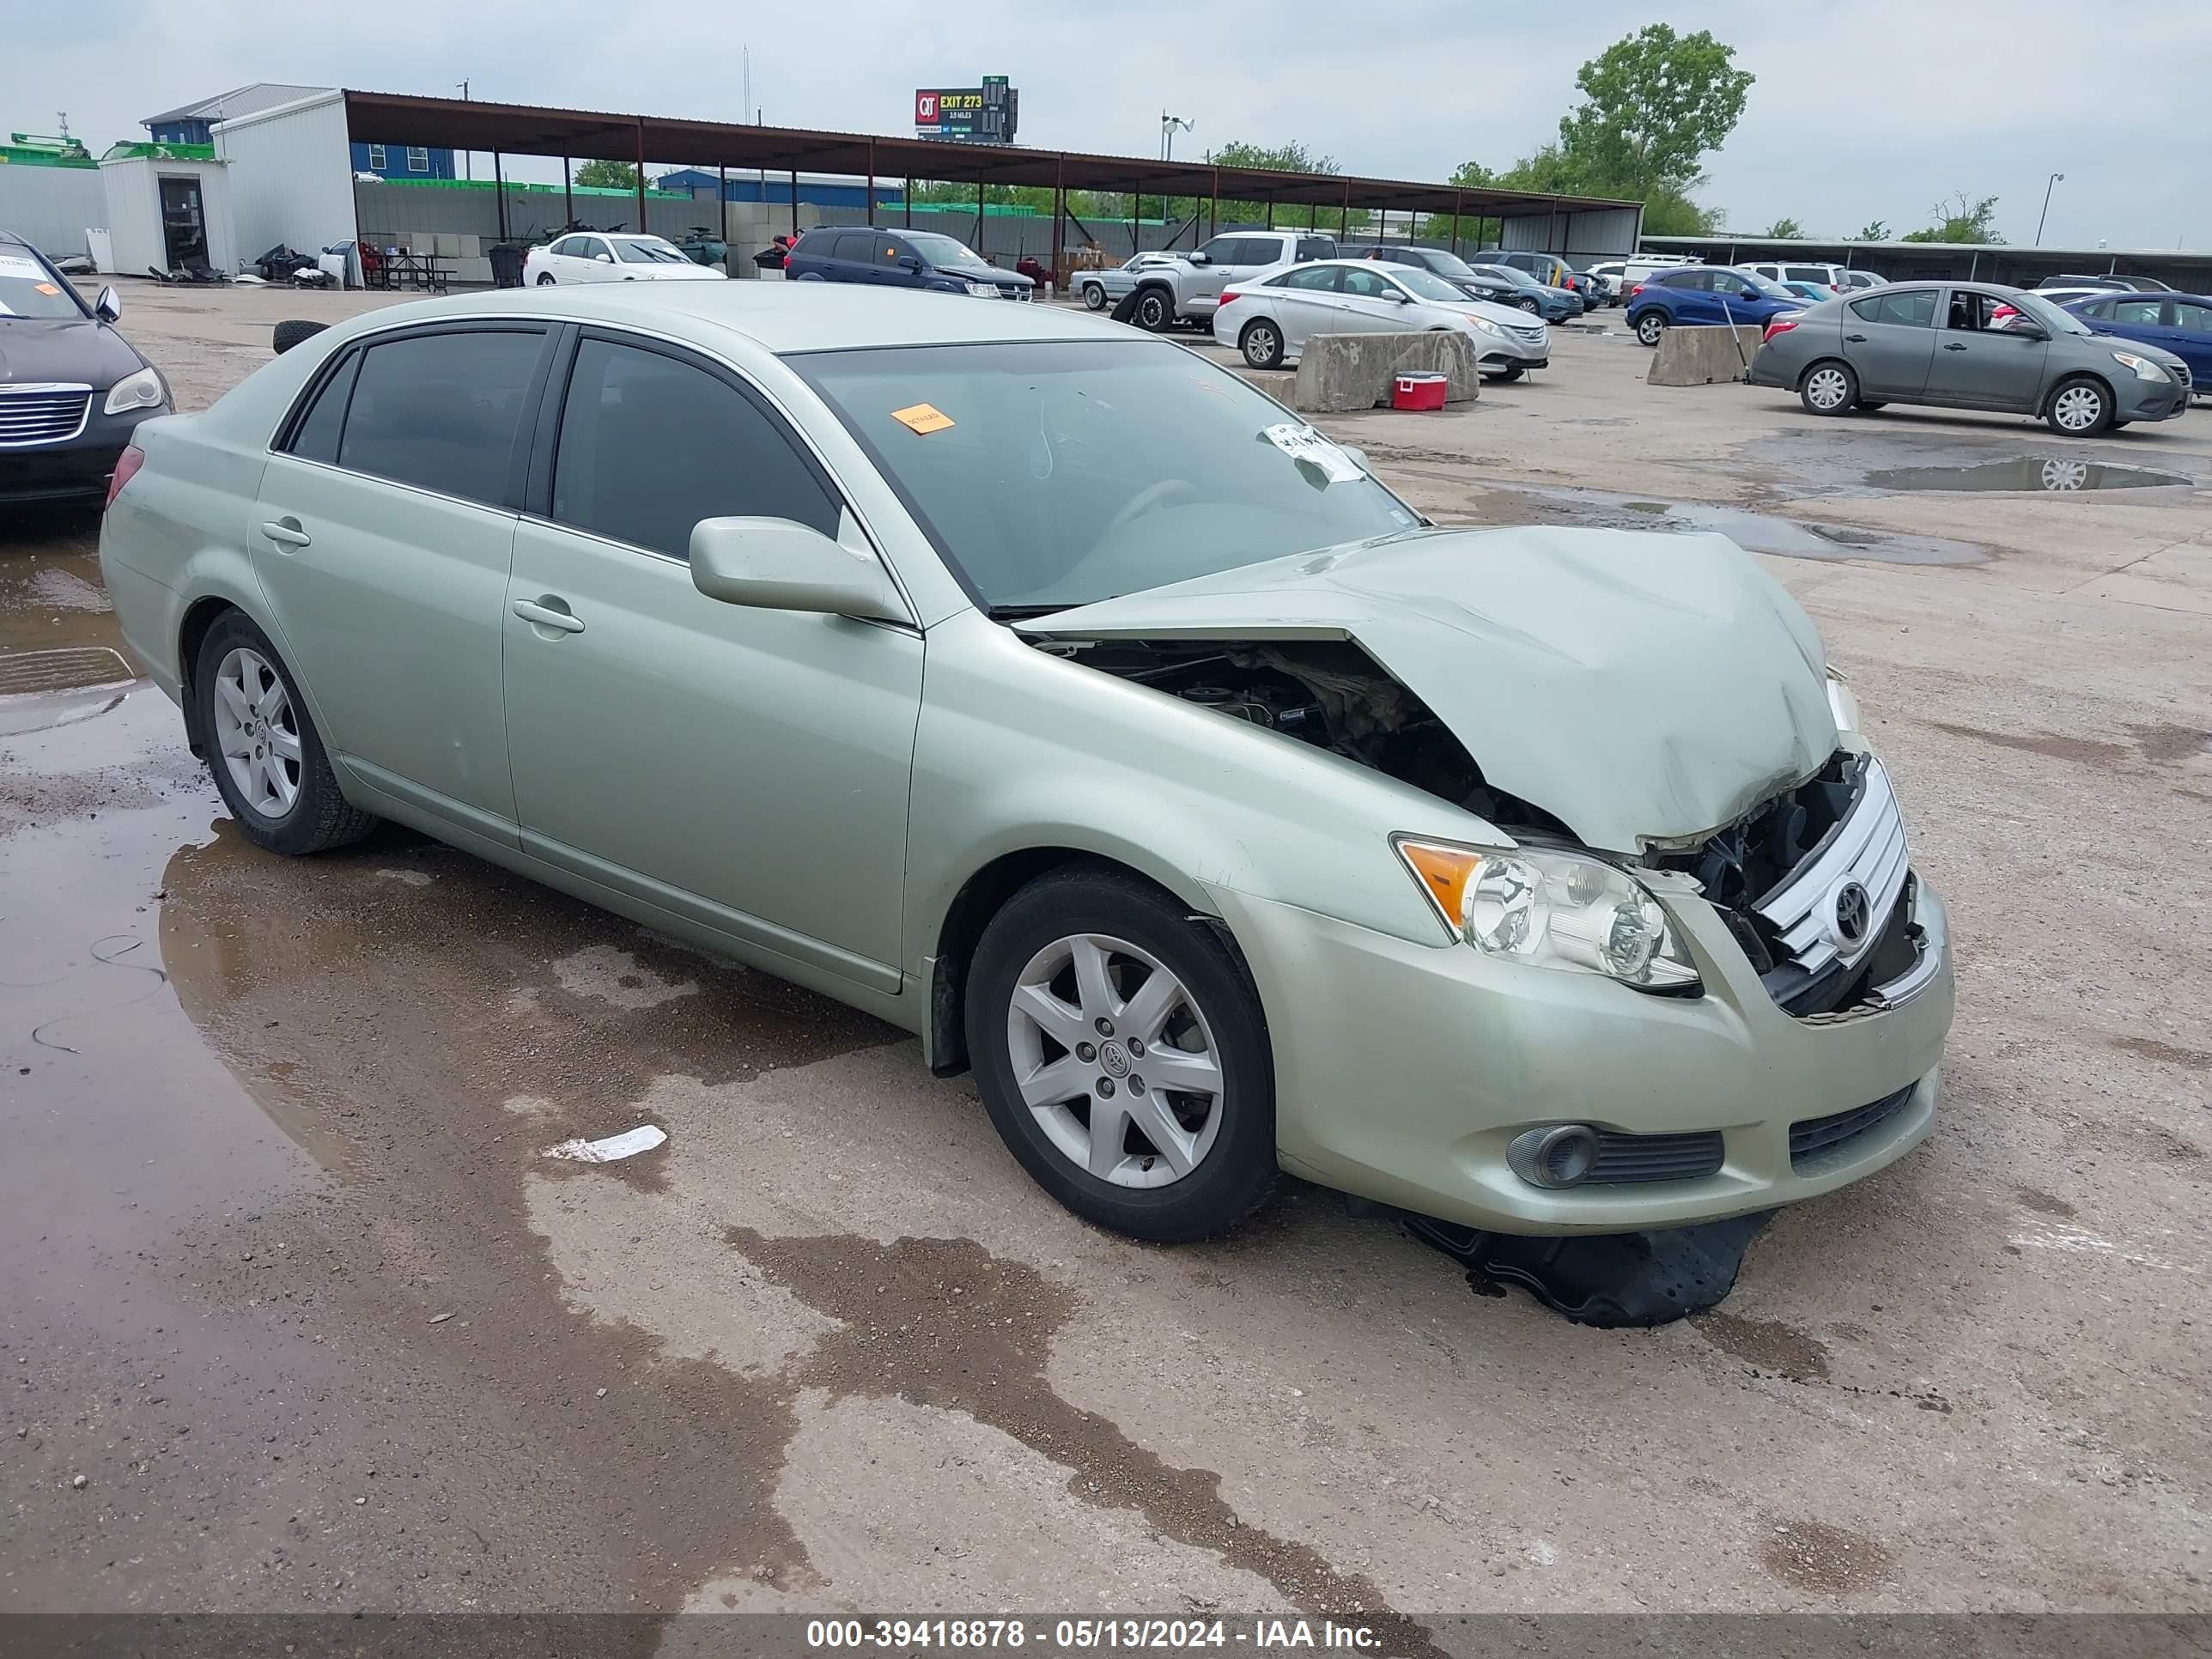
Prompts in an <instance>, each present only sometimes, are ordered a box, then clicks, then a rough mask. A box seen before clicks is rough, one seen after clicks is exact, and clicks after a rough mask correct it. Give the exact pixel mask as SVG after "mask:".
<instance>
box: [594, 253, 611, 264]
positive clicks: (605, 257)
mask: <svg viewBox="0 0 2212 1659" xmlns="http://www.w3.org/2000/svg"><path fill="white" fill-rule="evenodd" d="M592 258H594V259H597V260H598V261H599V263H600V264H603V265H611V264H614V262H615V256H614V255H613V254H611V253H594V254H593V255H592Z"/></svg>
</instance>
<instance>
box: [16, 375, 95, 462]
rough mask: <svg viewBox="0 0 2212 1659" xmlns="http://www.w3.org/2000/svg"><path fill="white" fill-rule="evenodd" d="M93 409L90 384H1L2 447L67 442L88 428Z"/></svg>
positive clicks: (17, 447)
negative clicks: (85, 427)
mask: <svg viewBox="0 0 2212 1659" xmlns="http://www.w3.org/2000/svg"><path fill="white" fill-rule="evenodd" d="M91 413H92V388H91V387H90V386H64V385H59V384H54V383H39V384H24V385H19V386H0V449H20V448H21V447H23V446H25V445H26V444H53V443H62V442H65V441H67V440H69V439H71V438H74V437H76V435H77V434H78V433H80V432H82V431H83V430H84V423H85V421H86V419H87V418H88V416H90V415H91Z"/></svg>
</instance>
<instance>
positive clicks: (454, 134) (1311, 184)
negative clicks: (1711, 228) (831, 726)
mask: <svg viewBox="0 0 2212 1659" xmlns="http://www.w3.org/2000/svg"><path fill="white" fill-rule="evenodd" d="M345 104H346V120H347V125H348V130H349V132H350V133H351V135H352V136H353V137H355V138H356V139H361V140H362V141H364V142H366V141H368V139H369V138H370V137H372V135H373V136H374V142H376V143H386V144H416V145H422V146H445V147H449V148H452V149H464V150H478V151H483V152H487V153H489V155H491V157H492V164H493V174H494V178H495V179H498V178H499V177H500V176H501V172H500V157H501V156H502V155H538V156H547V157H552V158H556V159H559V160H560V161H562V164H563V165H562V175H563V177H564V179H565V178H566V176H567V174H568V167H567V163H568V161H594V160H598V161H627V162H629V163H631V164H632V165H633V166H635V167H636V168H637V173H638V218H639V222H640V223H641V224H642V223H643V222H644V216H645V187H646V168H647V166H648V165H653V164H662V165H668V164H676V163H681V164H684V165H688V166H694V167H714V168H715V169H716V170H717V172H718V173H720V174H722V175H724V176H725V177H726V174H727V173H728V172H729V170H730V169H732V168H737V169H739V170H742V171H755V170H757V171H761V172H768V171H774V172H776V173H783V174H786V175H787V177H788V178H789V179H790V192H791V209H792V224H793V230H794V231H796V229H797V228H798V219H799V173H801V172H809V173H841V174H843V175H845V176H847V177H848V178H854V179H866V181H867V185H868V188H867V200H868V213H869V222H871V223H872V222H874V221H875V217H876V207H875V201H874V197H875V190H874V186H875V184H876V182H877V181H878V179H882V180H890V179H904V180H905V181H906V183H907V186H908V188H907V190H906V192H905V196H906V203H907V211H908V214H909V215H910V214H911V211H912V204H913V197H914V191H913V188H912V186H913V182H914V181H915V179H925V180H934V181H944V182H957V183H960V184H969V183H973V184H974V185H975V188H976V198H977V204H978V207H979V209H980V207H981V204H982V200H983V196H984V192H985V191H986V190H987V188H988V187H989V186H991V185H1035V186H1039V187H1042V188H1046V189H1049V190H1050V191H1052V192H1053V203H1054V231H1053V236H1054V245H1055V246H1057V245H1058V241H1059V238H1060V234H1061V230H1060V227H1062V226H1064V225H1065V224H1066V223H1067V222H1069V221H1070V219H1071V217H1072V216H1071V215H1070V214H1069V212H1068V210H1067V198H1068V192H1069V191H1079V190H1080V191H1098V192H1106V193H1114V194H1126V195H1127V196H1128V197H1130V199H1131V201H1132V202H1134V200H1135V198H1136V197H1138V196H1139V195H1156V196H1161V197H1187V198H1189V199H1191V200H1192V201H1194V202H1202V203H1204V204H1206V215H1205V217H1206V225H1207V230H1208V234H1211V231H1212V225H1213V222H1214V210H1215V209H1216V208H1218V204H1221V203H1222V202H1224V201H1229V202H1257V203H1260V204H1261V205H1262V207H1263V210H1264V211H1265V213H1266V215H1267V222H1268V223H1269V224H1270V225H1273V222H1274V215H1275V212H1276V210H1277V209H1279V208H1281V207H1285V206H1295V207H1305V208H1310V209H1313V210H1316V215H1315V221H1316V223H1318V224H1319V226H1320V228H1322V229H1327V228H1328V225H1327V224H1326V223H1322V222H1320V220H1319V212H1320V211H1326V210H1334V212H1335V213H1336V214H1337V215H1338V229H1339V231H1340V233H1345V234H1348V233H1349V231H1350V228H1351V220H1352V214H1353V213H1354V212H1370V213H1376V214H1378V215H1380V216H1381V219H1382V230H1383V234H1387V233H1388V230H1389V216H1390V215H1392V214H1393V213H1404V214H1407V216H1409V217H1408V231H1409V234H1410V231H1411V228H1412V225H1413V222H1415V221H1417V220H1418V217H1419V216H1420V215H1423V214H1429V215H1446V214H1448V215H1450V216H1452V217H1453V220H1454V222H1455V229H1456V227H1457V223H1458V222H1460V221H1462V220H1465V219H1470V218H1485V219H1496V220H1498V222H1499V226H1500V231H1501V236H1500V240H1501V241H1502V243H1503V244H1504V246H1507V247H1510V248H1516V249H1518V248H1528V249H1533V250H1539V251H1543V252H1554V253H1559V254H1562V255H1571V256H1573V257H1577V258H1580V257H1589V258H1595V257H1599V256H1602V255H1626V254H1631V253H1633V252H1635V250H1636V244H1637V238H1638V234H1639V233H1640V231H1641V228H1642V223H1643V209H1642V207H1641V205H1640V204H1637V203H1633V202H1619V201H1608V200H1606V199H1604V198H1601V197H1579V196H1549V195H1537V194H1531V193H1528V192H1526V191H1510V190H1481V189H1464V188H1462V187H1460V186H1458V185H1448V184H1423V183H1419V182H1416V181H1413V180H1408V179H1370V178H1364V177H1358V176H1355V175H1352V174H1347V173H1279V172H1274V171H1271V170H1267V169H1264V168H1253V167H1216V166H1214V165H1213V164H1212V163H1211V162H1207V161H1152V160H1146V159H1141V158H1139V157H1136V156H1127V155H1085V154H1083V153H1080V152H1078V151H1073V150H1054V149H1027V148H1021V147H1016V146H1012V145H994V144H968V143H956V142H947V141H945V140H942V139H929V138H900V137H884V136H881V135H876V134H868V133H853V132H828V131H816V130H813V129H810V128H805V127H769V126H749V125H740V124H738V123H735V122H727V121H696V120H686V119H680V118H674V117H669V116H659V115H626V114H613V113H608V112H603V111H593V110H573V109H555V108H546V107H541V106H533V105H526V104H493V103H482V102H477V101H474V100H464V99H458V98H418V97H413V96H410V95H407V94H399V93H381V92H356V91H352V90H348V91H347V92H346V94H345ZM569 216H570V217H571V218H573V217H574V214H573V212H571V213H570V215H569ZM504 217H505V198H504V197H503V196H502V197H501V218H502V221H503V220H504ZM1198 218H1199V216H1198V215H1197V214H1195V213H1194V214H1193V215H1192V216H1191V219H1190V222H1189V228H1191V230H1192V231H1193V233H1194V234H1195V233H1196V231H1197V226H1198ZM1075 222H1076V223H1077V224H1078V225H1079V226H1080V224H1081V222H1080V221H1079V220H1077V221H1075ZM501 234H502V235H504V234H506V227H505V225H504V223H503V222H502V225H501ZM1177 234H1178V235H1179V234H1181V228H1178V231H1177ZM1377 240H1381V237H1380V236H1378V238H1377ZM1453 240H1454V241H1455V243H1456V241H1457V237H1456V236H1455V237H1454V239H1453Z"/></svg>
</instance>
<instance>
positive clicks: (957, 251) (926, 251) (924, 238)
mask: <svg viewBox="0 0 2212 1659" xmlns="http://www.w3.org/2000/svg"><path fill="white" fill-rule="evenodd" d="M901 234H902V235H904V236H905V238H906V239H907V240H908V241H909V242H912V243H913V244H914V251H915V252H916V253H919V254H920V255H921V257H922V258H925V259H927V261H929V263H930V264H933V265H980V264H982V263H983V256H982V255H981V254H980V253H978V252H975V249H973V248H971V247H969V246H968V244H967V243H965V242H963V241H962V240H960V239H959V238H958V237H957V236H947V235H945V234H942V233H941V232H939V231H934V230H909V231H904V232H902V233H901Z"/></svg>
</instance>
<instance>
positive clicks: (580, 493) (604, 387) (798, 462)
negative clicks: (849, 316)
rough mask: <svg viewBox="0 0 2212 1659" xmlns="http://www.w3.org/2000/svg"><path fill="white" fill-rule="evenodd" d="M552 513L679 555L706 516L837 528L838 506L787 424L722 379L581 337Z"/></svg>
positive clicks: (653, 354)
mask: <svg viewBox="0 0 2212 1659" xmlns="http://www.w3.org/2000/svg"><path fill="white" fill-rule="evenodd" d="M553 517H554V519H555V520H556V521H557V522H559V523H561V524H564V525H571V526H574V527H575V528H576V529H579V530H585V531H589V532H592V534H594V535H599V536H605V537H609V538H611V539H613V540H615V541H619V542H628V543H629V544H631V545H632V546H635V547H643V548H649V549H650V550H653V552H656V553H665V554H667V555H669V556H671V557H672V558H678V559H684V558H688V557H690V550H691V529H692V526H695V525H696V524H697V523H698V522H699V521H700V520H702V519H723V518H760V519H792V520H796V521H797V522H799V523H800V524H803V525H810V526H812V527H813V528H815V529H817V530H818V531H820V532H822V533H823V535H825V536H835V535H836V533H837V520H838V518H839V507H838V504H837V502H836V500H835V498H833V497H832V496H831V495H830V493H829V489H827V488H826V487H825V486H824V485H823V483H822V481H821V480H820V478H818V477H817V476H816V474H815V471H814V469H813V468H812V466H811V465H810V464H809V463H808V461H807V460H806V459H805V456H804V455H803V454H801V453H800V452H799V447H798V446H797V445H796V444H795V443H794V442H793V440H792V439H791V437H790V436H789V435H787V433H786V432H785V431H784V430H783V428H782V426H781V422H778V421H776V420H775V419H774V418H773V417H772V416H769V414H768V413H767V412H766V411H765V410H763V409H761V408H760V407H759V406H758V405H757V404H755V403H754V402H753V400H752V399H751V398H748V397H746V396H745V395H744V393H742V392H739V391H738V390H737V389H736V388H735V387H734V386H731V385H730V384H729V383H728V382H727V381H726V380H721V379H720V378H719V377H718V376H716V375H714V374H709V373H708V371H707V370H705V369H703V368H699V367H698V366H696V364H692V363H689V362H683V361H682V360H680V359H678V358H675V357H671V356H667V355H665V354H664V353H661V352H658V351H647V350H645V349H641V348H639V347H635V346H626V345H617V344H616V343H614V342H612V341H609V340H603V339H595V338H586V340H584V341H583V342H582V343H580V345H578V346H577V348H576V365H575V368H574V372H573V373H571V374H570V375H569V377H568V401H567V404H566V406H565V407H564V408H563V410H562V416H561V439H560V444H559V447H558V448H557V449H556V452H555V455H554V462H553Z"/></svg>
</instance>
